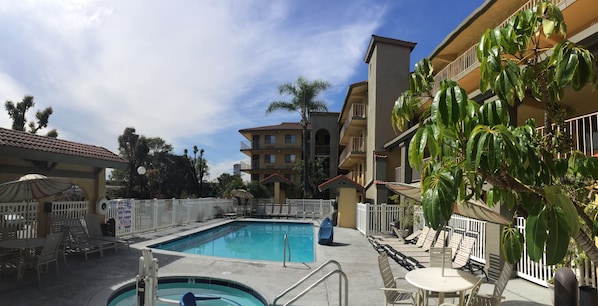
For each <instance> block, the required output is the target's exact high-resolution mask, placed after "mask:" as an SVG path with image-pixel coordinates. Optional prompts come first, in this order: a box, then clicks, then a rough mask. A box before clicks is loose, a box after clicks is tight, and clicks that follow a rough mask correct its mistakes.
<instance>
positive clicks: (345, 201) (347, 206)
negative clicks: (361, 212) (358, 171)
mask: <svg viewBox="0 0 598 306" xmlns="http://www.w3.org/2000/svg"><path fill="white" fill-rule="evenodd" d="M318 189H319V190H320V191H324V190H327V189H336V191H337V194H338V198H337V200H336V201H337V203H338V222H337V226H340V227H348V228H355V227H356V226H357V223H356V220H355V218H356V217H357V215H356V206H357V199H358V197H357V192H364V190H365V189H364V188H363V186H361V185H360V184H359V183H357V182H356V181H354V180H352V179H350V178H348V177H347V176H345V175H338V176H336V177H334V178H332V179H330V180H328V181H326V182H324V183H322V184H320V185H319V186H318Z"/></svg>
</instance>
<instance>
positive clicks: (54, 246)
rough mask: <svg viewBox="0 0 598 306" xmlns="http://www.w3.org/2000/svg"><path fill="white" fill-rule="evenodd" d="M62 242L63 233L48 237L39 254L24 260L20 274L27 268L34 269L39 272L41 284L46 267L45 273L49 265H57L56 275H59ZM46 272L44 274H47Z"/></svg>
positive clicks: (38, 277) (38, 276) (38, 279)
mask: <svg viewBox="0 0 598 306" xmlns="http://www.w3.org/2000/svg"><path fill="white" fill-rule="evenodd" d="M61 241H62V233H53V234H50V235H48V236H47V237H46V242H45V244H44V247H43V248H42V250H41V252H40V253H39V254H35V255H33V256H31V257H26V258H24V261H23V264H22V266H23V267H22V268H19V270H20V271H19V273H23V270H22V269H24V268H25V267H33V266H35V269H36V270H37V281H38V283H41V272H42V269H44V267H45V271H48V265H49V264H50V263H55V264H56V274H58V251H59V248H60V242H61ZM45 271H44V272H45Z"/></svg>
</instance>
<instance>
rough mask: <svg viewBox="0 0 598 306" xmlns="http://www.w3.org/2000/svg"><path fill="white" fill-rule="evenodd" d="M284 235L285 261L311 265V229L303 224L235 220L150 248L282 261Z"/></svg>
mask: <svg viewBox="0 0 598 306" xmlns="http://www.w3.org/2000/svg"><path fill="white" fill-rule="evenodd" d="M285 235H287V238H288V241H287V243H288V245H287V250H286V254H287V258H286V261H290V262H314V260H315V247H314V226H313V224H312V223H304V222H299V223H298V222H280V221H274V222H262V221H234V222H230V223H227V224H223V225H221V226H217V227H214V228H211V229H207V230H204V231H201V232H197V233H194V234H191V235H187V236H184V237H178V238H176V239H173V240H170V241H166V242H163V243H160V244H156V245H151V246H149V247H150V248H156V249H161V250H168V251H176V252H183V253H187V254H197V255H206V256H217V257H225V258H238V259H252V260H268V261H282V260H283V257H284V254H285V248H284V236H285ZM289 250H290V251H289ZM289 252H290V253H291V256H290V260H289V256H288V254H289Z"/></svg>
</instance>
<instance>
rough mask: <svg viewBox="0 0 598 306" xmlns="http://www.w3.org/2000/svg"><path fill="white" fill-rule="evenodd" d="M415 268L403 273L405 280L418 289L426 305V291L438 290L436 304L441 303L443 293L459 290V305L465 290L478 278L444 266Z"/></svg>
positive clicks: (461, 303)
mask: <svg viewBox="0 0 598 306" xmlns="http://www.w3.org/2000/svg"><path fill="white" fill-rule="evenodd" d="M442 269H443V268H423V269H415V270H412V271H409V272H407V274H405V280H407V282H409V283H410V284H412V285H413V286H415V287H417V288H418V289H419V290H420V293H421V294H420V296H423V299H424V300H423V302H424V305H428V291H432V292H438V293H439V295H438V304H442V302H443V300H444V293H448V292H459V295H460V297H459V305H463V302H464V301H463V296H464V293H465V291H466V290H468V289H471V288H473V286H474V285H475V284H476V283H477V281H478V278H477V277H476V276H475V275H473V274H471V273H468V272H465V271H461V270H457V269H453V268H447V267H445V268H444V275H443V273H442Z"/></svg>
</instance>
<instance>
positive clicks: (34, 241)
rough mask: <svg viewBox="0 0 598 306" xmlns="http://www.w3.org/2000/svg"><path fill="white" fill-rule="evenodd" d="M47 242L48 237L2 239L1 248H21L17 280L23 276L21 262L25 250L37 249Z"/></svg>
mask: <svg viewBox="0 0 598 306" xmlns="http://www.w3.org/2000/svg"><path fill="white" fill-rule="evenodd" d="M45 243H46V238H25V239H9V240H1V241H0V248H3V249H16V250H19V263H18V267H17V281H19V280H20V279H21V278H23V271H22V268H21V262H22V261H23V251H24V250H27V249H35V248H40V247H43V246H44V244H45Z"/></svg>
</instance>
